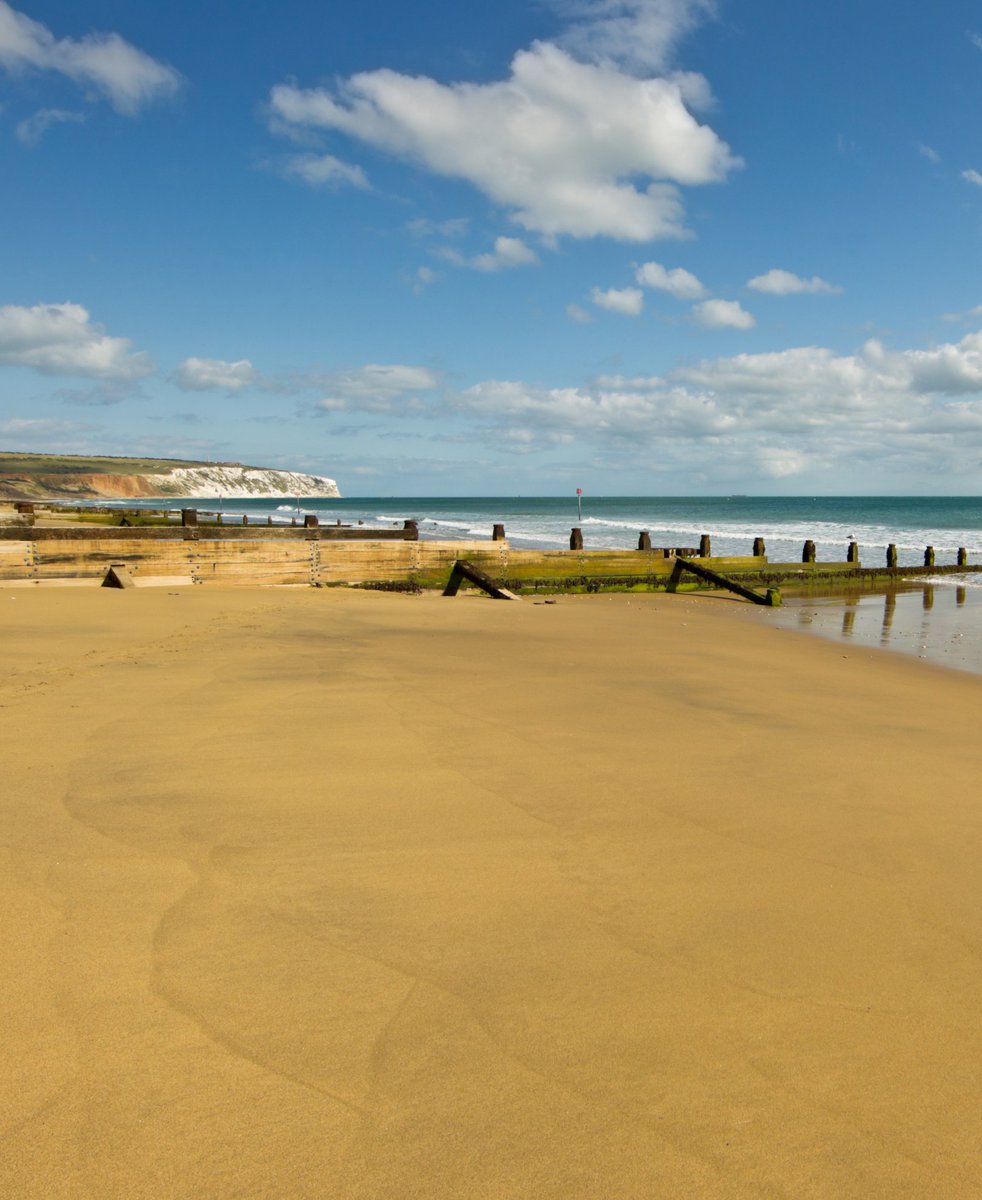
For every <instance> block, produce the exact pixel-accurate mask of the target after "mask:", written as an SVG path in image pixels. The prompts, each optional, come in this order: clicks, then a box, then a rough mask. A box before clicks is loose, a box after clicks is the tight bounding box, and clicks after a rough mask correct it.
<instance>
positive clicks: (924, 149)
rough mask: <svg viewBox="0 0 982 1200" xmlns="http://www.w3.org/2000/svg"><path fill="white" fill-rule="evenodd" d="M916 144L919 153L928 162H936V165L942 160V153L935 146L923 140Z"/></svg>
mask: <svg viewBox="0 0 982 1200" xmlns="http://www.w3.org/2000/svg"><path fill="white" fill-rule="evenodd" d="M914 145H915V146H916V147H917V153H918V154H919V155H920V156H921V157H922V158H926V159H927V161H928V162H931V163H934V165H935V166H937V165H938V163H939V162H941V155H940V154H939V153H938V152H937V150H935V149H934V147H933V146H926V145H925V144H924V143H923V142H915V143H914Z"/></svg>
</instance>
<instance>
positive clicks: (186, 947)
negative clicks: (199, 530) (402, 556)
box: [0, 588, 982, 1200]
mask: <svg viewBox="0 0 982 1200" xmlns="http://www.w3.org/2000/svg"><path fill="white" fill-rule="evenodd" d="M739 609H740V606H739V605H736V604H733V603H731V602H729V601H720V600H714V599H712V598H708V597H692V596H681V595H680V596H674V597H667V596H650V597H625V596H617V597H599V596H597V597H575V598H573V597H569V598H562V599H560V600H559V602H558V603H557V604H555V605H545V604H536V603H533V602H532V601H531V600H525V601H523V602H521V603H520V604H510V603H503V602H493V601H490V600H485V599H483V598H479V597H477V596H474V595H461V596H460V597H458V598H456V599H454V600H449V599H448V600H445V599H443V598H441V597H439V596H435V595H426V596H422V597H404V596H392V595H384V594H370V593H357V594H356V593H346V592H335V591H313V590H309V589H297V590H279V591H272V590H268V591H258V590H255V591H254V590H243V591H233V590H227V591H218V590H215V591H208V590H207V589H190V588H187V589H182V590H180V591H179V592H175V593H172V594H170V593H168V592H167V591H165V590H153V591H150V590H146V591H110V590H103V589H91V590H90V589H77V590H76V589H60V590H51V591H40V590H38V591H32V590H29V589H20V590H14V589H7V590H4V589H0V634H2V639H3V645H4V662H5V670H4V673H3V676H2V679H0V706H2V708H0V741H2V746H0V749H2V757H3V764H4V767H3V771H4V785H3V788H2V795H0V814H2V822H3V831H4V832H3V839H2V840H3V844H4V847H5V848H6V857H7V863H6V866H5V870H4V872H3V875H2V877H0V887H2V892H3V909H2V921H3V932H4V936H3V939H2V947H3V948H2V950H0V955H2V960H0V961H2V967H3V985H2V988H0V998H2V1013H0V1020H2V1028H3V1030H4V1036H3V1039H2V1043H0V1045H2V1049H0V1055H2V1057H3V1060H4V1061H3V1071H4V1077H5V1079H6V1081H7V1083H6V1086H5V1087H4V1089H3V1091H2V1095H0V1119H2V1128H3V1146H4V1150H3V1154H2V1155H0V1195H3V1196H5V1197H8V1196H9V1197H16V1198H18V1200H19V1198H22V1197H38V1198H41V1197H43V1198H45V1200H53V1198H58V1197H65V1198H68V1197H71V1198H73V1200H74V1198H77V1197H90V1196H91V1197H98V1198H100V1200H106V1198H115V1197H120V1198H122V1197H125V1198H127V1200H131V1198H142V1197H148V1198H154V1200H157V1198H161V1200H163V1198H171V1197H174V1198H177V1197H180V1198H185V1197H187V1198H190V1197H196V1198H198V1197H202V1196H205V1197H209V1200H225V1198H226V1197H227V1198H231V1197H277V1198H280V1197H282V1198H284V1200H286V1198H290V1200H293V1198H295V1197H302V1198H307V1197H310V1198H315V1197H316V1198H323V1197H332V1198H338V1200H381V1198H385V1200H388V1198H391V1200H403V1198H407V1197H420V1198H426V1200H430V1198H434V1200H438V1198H444V1197H445V1198H448V1200H449V1198H451V1197H453V1198H455V1200H463V1198H466V1200H478V1198H485V1197H487V1198H491V1197H494V1198H499V1197H507V1198H513V1197H514V1198H518V1197H521V1198H525V1197H528V1198H529V1200H552V1198H556V1200H558V1198H560V1197H564V1198H568V1197H589V1198H591V1200H592V1198H603V1200H608V1198H614V1197H617V1198H619V1197H624V1198H628V1197H630V1198H632V1200H633V1198H636V1197H638V1198H640V1197H644V1198H647V1197H666V1198H667V1197H672V1198H674V1197H679V1198H685V1200H689V1198H691V1197H712V1198H714V1200H715V1198H719V1197H794V1198H795V1200H801V1198H803V1197H828V1198H829V1200H832V1198H835V1200H842V1198H852V1197H855V1198H857V1200H859V1198H860V1197H861V1198H863V1200H868V1198H871V1197H883V1198H888V1197H889V1198H890V1200H896V1198H897V1197H901V1196H902V1197H905V1198H911V1197H945V1198H946V1200H948V1198H952V1197H955V1198H958V1197H973V1196H979V1195H982V1184H980V1182H979V1171H978V1151H979V1146H980V1134H982V1115H980V1106H979V1104H978V1097H979V1093H980V1062H982V1026H980V1021H979V1015H978V1014H979V999H980V993H982V956H980V950H982V910H980V904H979V871H980V867H979V862H980V850H982V814H980V805H979V800H978V787H977V780H978V778H979V771H980V767H982V750H980V748H979V745H978V736H977V724H978V720H977V714H978V710H979V702H980V699H982V680H980V679H978V678H976V677H973V676H970V675H966V674H959V673H956V672H949V671H944V670H942V669H940V668H937V667H934V666H932V665H928V664H924V663H919V662H917V661H916V660H912V659H905V658H903V657H901V656H899V655H897V656H893V655H887V654H882V653H877V652H876V651H864V652H862V653H853V652H849V651H848V650H846V649H844V648H843V647H841V646H838V645H835V644H833V643H830V642H825V641H822V640H819V639H809V638H805V637H800V636H796V635H794V634H791V633H788V632H787V631H785V630H780V629H778V628H777V627H776V625H770V624H768V623H767V622H766V621H761V620H759V619H757V618H756V617H755V619H753V620H746V619H740V618H741V616H742V613H741V612H740V611H738V610H739Z"/></svg>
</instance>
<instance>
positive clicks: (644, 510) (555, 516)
mask: <svg viewBox="0 0 982 1200" xmlns="http://www.w3.org/2000/svg"><path fill="white" fill-rule="evenodd" d="M126 503H127V504H129V505H130V506H132V501H128V502H126ZM161 505H162V502H161V501H159V500H157V501H152V502H149V501H148V502H146V506H147V507H155V508H159V507H161ZM184 506H197V507H198V508H200V509H202V510H208V511H217V510H218V508H219V507H221V508H222V509H223V510H224V511H225V512H227V513H235V514H242V513H248V514H250V515H251V516H256V517H260V518H262V519H264V520H265V519H266V517H267V516H268V515H272V516H273V517H274V519H275V520H284V521H287V522H288V521H289V520H290V518H291V516H294V515H300V514H305V513H315V514H316V515H317V516H318V517H319V518H320V520H321V521H322V522H332V523H333V522H334V521H338V520H340V521H342V522H343V523H345V524H349V523H357V522H358V521H362V522H363V523H364V524H365V525H367V526H369V527H371V526H391V525H396V524H398V525H401V524H402V522H403V521H404V520H405V519H406V518H413V519H415V520H416V521H418V522H419V528H420V534H421V536H423V537H426V538H455V537H466V538H490V536H491V528H492V526H493V525H494V524H495V523H496V522H500V523H503V524H504V526H505V532H506V534H507V536H508V538H509V540H510V541H511V542H512V543H513V544H514V545H515V546H519V547H530V548H531V547H535V548H540V549H543V548H545V549H559V548H561V547H563V546H567V545H568V544H569V532H570V529H571V528H572V527H573V526H575V525H578V526H580V527H581V528H582V530H583V540H584V545H585V547H586V548H587V549H591V548H592V549H625V550H627V549H633V548H634V547H636V546H637V541H638V534H639V533H640V532H641V531H642V530H647V531H648V532H649V533H650V534H651V541H652V544H653V545H655V546H659V545H666V546H697V545H698V544H699V537H700V535H701V534H704V533H708V534H709V535H710V536H711V537H712V540H713V553H714V554H724V555H729V554H749V553H750V551H751V547H752V545H753V540H754V538H755V537H763V538H764V539H765V542H766V546H767V554H768V557H769V558H770V559H771V560H772V561H774V562H782V561H783V562H788V561H795V560H797V559H800V557H801V548H802V545H803V543H804V541H805V539H806V538H810V539H812V540H813V541H814V542H815V543H816V546H817V550H818V557H819V559H827V560H832V561H841V560H842V559H844V558H845V555H846V546H847V544H848V543H849V542H850V541H856V542H858V543H859V545H860V554H861V558H862V561H863V563H864V564H865V565H868V566H882V565H883V563H884V561H885V558H884V556H885V552H886V547H887V544H888V543H890V542H893V543H895V544H896V546H897V549H898V554H899V560H900V562H901V564H903V565H913V564H917V563H921V562H923V556H924V547H925V546H928V545H933V546H934V548H935V551H936V554H937V559H938V562H939V563H940V562H949V561H950V562H953V561H954V558H955V554H956V552H957V549H958V547H959V546H964V547H965V548H966V549H967V550H968V552H969V561H970V562H982V497H955V498H952V497H933V496H927V497H899V496H886V497H868V496H863V497H855V496H820V497H809V496H768V497H757V496H686V497H676V496H584V497H583V498H582V519H581V518H580V516H579V515H578V513H577V498H576V496H563V497H554V496H532V497H522V496H494V497H480V498H474V497H467V496H460V497H450V496H424V497H412V498H404V497H385V498H378V499H345V500H312V499H301V500H299V501H292V502H289V501H285V500H265V499H264V500H257V499H253V500H229V499H224V500H222V501H217V500H214V499H210V500H187V499H185V500H181V501H174V502H172V503H171V504H170V507H173V508H181V507H184Z"/></svg>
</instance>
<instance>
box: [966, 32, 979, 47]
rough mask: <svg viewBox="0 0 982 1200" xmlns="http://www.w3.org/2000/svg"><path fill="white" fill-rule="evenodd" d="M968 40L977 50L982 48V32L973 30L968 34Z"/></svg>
mask: <svg viewBox="0 0 982 1200" xmlns="http://www.w3.org/2000/svg"><path fill="white" fill-rule="evenodd" d="M968 40H969V41H970V42H971V43H972V45H973V46H974V47H975V48H976V50H982V34H979V33H974V32H972V33H970V34H969V35H968Z"/></svg>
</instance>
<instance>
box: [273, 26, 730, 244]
mask: <svg viewBox="0 0 982 1200" xmlns="http://www.w3.org/2000/svg"><path fill="white" fill-rule="evenodd" d="M697 91H698V88H697V87H696V84H695V77H692V76H685V77H659V78H651V79H636V78H634V77H633V76H631V75H629V74H626V73H625V72H624V71H622V70H620V69H619V68H618V67H617V66H616V65H615V64H614V63H612V62H609V61H604V62H599V63H586V62H580V61H577V60H576V59H575V58H573V57H572V56H571V55H570V54H568V53H567V52H566V51H565V50H563V49H561V48H560V47H559V46H556V45H553V44H551V43H548V42H536V43H534V44H533V45H532V47H531V48H530V49H528V50H523V51H520V52H519V53H518V54H516V55H515V57H514V59H513V61H512V64H511V73H510V75H509V76H508V78H507V79H505V80H503V81H501V82H495V83H487V84H471V83H456V84H449V85H447V84H442V83H439V82H437V81H436V80H434V79H430V78H427V77H411V76H408V75H402V74H399V73H398V72H396V71H391V70H378V71H367V72H363V73H360V74H357V75H353V76H351V77H350V78H349V79H347V80H345V81H344V82H343V83H342V84H341V85H340V86H339V87H338V89H337V90H336V91H331V90H329V89H327V88H301V87H297V86H296V85H294V84H292V83H283V84H279V85H277V86H276V87H274V88H273V89H272V91H271V93H270V101H269V109H270V114H271V120H272V124H273V128H274V129H284V128H285V129H317V130H332V131H336V132H339V133H342V134H346V135H348V136H349V137H352V138H355V139H357V140H360V141H362V142H365V143H367V144H368V145H371V146H373V147H375V148H377V149H380V150H383V151H386V152H388V153H390V154H394V155H397V156H399V157H401V158H403V159H406V160H408V161H411V162H414V163H417V164H420V165H422V166H423V167H425V168H426V169H427V170H429V171H432V172H434V173H435V174H438V175H444V176H447V177H450V178H455V179H464V180H466V181H467V182H469V183H470V184H472V185H473V186H474V187H476V188H477V189H478V190H479V191H481V192H483V193H484V194H485V195H486V196H488V197H489V198H490V199H491V200H493V201H494V202H495V203H496V204H499V205H502V206H503V207H505V208H506V209H508V210H509V211H510V213H511V216H512V219H513V220H514V221H515V222H517V223H518V224H519V225H521V226H522V227H523V228H525V229H527V230H529V231H531V232H535V233H539V234H542V235H544V236H545V237H547V238H549V237H554V236H557V235H563V234H565V235H569V236H572V237H579V238H587V237H596V236H607V237H612V238H618V239H621V240H624V241H648V240H650V239H652V238H656V237H681V236H684V234H685V230H684V225H683V209H682V203H681V199H680V195H679V186H680V185H684V186H689V185H696V184H706V183H713V182H718V181H720V180H723V179H724V178H725V177H726V175H727V173H728V172H729V171H730V170H732V169H733V168H734V167H735V166H737V165H739V159H737V158H735V157H734V156H733V155H732V154H731V152H730V149H729V147H728V146H727V145H726V143H725V142H723V141H722V140H721V139H720V138H719V137H718V136H717V135H716V133H714V131H713V130H712V129H710V128H709V127H708V126H707V125H702V124H700V123H699V122H698V121H697V120H696V119H695V117H693V116H692V114H691V112H690V111H689V108H688V107H687V99H688V98H689V97H691V96H692V95H694V94H695V93H696V92H697Z"/></svg>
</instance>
